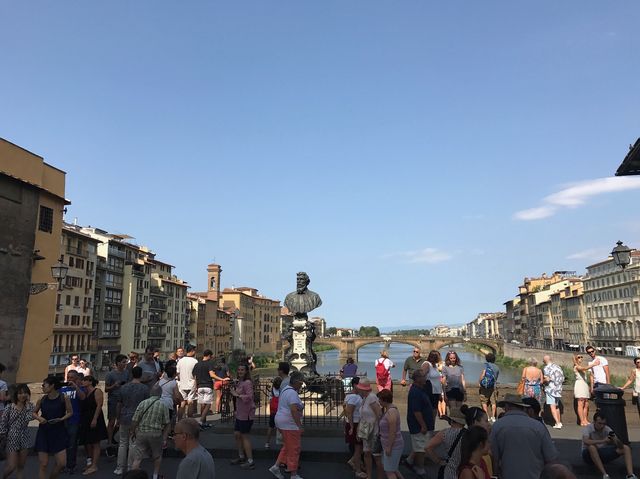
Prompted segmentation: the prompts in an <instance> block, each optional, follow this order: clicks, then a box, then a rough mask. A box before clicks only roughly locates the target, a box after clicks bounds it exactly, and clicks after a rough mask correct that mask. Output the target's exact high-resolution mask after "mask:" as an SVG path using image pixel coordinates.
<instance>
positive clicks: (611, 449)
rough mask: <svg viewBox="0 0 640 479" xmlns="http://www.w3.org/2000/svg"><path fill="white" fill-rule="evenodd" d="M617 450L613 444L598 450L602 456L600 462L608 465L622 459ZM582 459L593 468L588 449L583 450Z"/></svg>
mask: <svg viewBox="0 0 640 479" xmlns="http://www.w3.org/2000/svg"><path fill="white" fill-rule="evenodd" d="M616 449H617V448H616V446H615V445H613V444H612V445H610V446H602V447H599V448H598V455H599V456H600V460H601V461H602V463H603V464H606V463H608V462H611V461H615V460H616V459H618V458H619V457H620V454H618V451H616ZM582 459H583V460H584V462H586V463H587V464H589V465H591V466H593V461H592V460H591V455H590V454H589V451H588V450H587V449H583V450H582Z"/></svg>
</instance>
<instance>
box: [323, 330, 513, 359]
mask: <svg viewBox="0 0 640 479" xmlns="http://www.w3.org/2000/svg"><path fill="white" fill-rule="evenodd" d="M391 342H393V343H404V344H410V345H411V346H414V347H415V346H417V347H419V348H420V349H421V350H422V355H423V356H426V355H427V354H429V351H431V350H433V349H441V348H444V347H446V346H449V345H451V344H458V343H469V344H478V345H481V346H486V347H488V348H489V349H491V350H492V351H493V352H494V353H496V354H502V353H503V350H504V349H503V344H504V342H503V341H502V340H495V339H483V338H469V339H465V338H461V337H459V336H456V337H447V338H441V337H428V336H379V337H367V338H363V337H355V338H352V337H349V338H344V337H331V338H316V340H315V341H314V343H313V344H327V345H331V346H334V347H335V348H336V349H337V350H338V355H339V357H340V359H341V360H346V358H348V357H352V358H353V359H355V360H356V361H357V360H358V350H359V349H360V348H361V347H362V346H366V345H367V344H373V343H391Z"/></svg>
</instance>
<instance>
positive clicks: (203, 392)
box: [198, 388, 213, 404]
mask: <svg viewBox="0 0 640 479" xmlns="http://www.w3.org/2000/svg"><path fill="white" fill-rule="evenodd" d="M198 404H213V389H211V388H198Z"/></svg>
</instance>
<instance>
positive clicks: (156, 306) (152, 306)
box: [149, 301, 167, 311]
mask: <svg viewBox="0 0 640 479" xmlns="http://www.w3.org/2000/svg"><path fill="white" fill-rule="evenodd" d="M149 309H157V310H159V311H166V310H167V303H161V302H159V301H151V303H149Z"/></svg>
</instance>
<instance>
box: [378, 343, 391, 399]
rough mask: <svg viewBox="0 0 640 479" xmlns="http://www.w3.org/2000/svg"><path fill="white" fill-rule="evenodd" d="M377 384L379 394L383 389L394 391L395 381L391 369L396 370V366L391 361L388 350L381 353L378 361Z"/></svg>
mask: <svg viewBox="0 0 640 479" xmlns="http://www.w3.org/2000/svg"><path fill="white" fill-rule="evenodd" d="M374 365H375V368H376V384H377V385H378V392H380V391H382V390H383V389H388V390H389V391H393V381H392V380H391V368H395V367H396V365H395V364H393V361H391V359H389V353H388V352H387V350H386V349H383V350H382V351H380V357H379V358H378V359H376V362H375V364H374Z"/></svg>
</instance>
